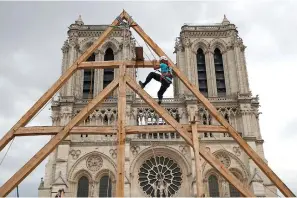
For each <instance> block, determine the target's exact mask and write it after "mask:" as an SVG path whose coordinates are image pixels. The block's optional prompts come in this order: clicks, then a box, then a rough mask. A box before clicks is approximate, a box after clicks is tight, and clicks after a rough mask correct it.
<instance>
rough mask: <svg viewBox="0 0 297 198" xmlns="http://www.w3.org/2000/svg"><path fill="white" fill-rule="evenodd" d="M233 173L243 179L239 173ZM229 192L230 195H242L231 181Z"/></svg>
mask: <svg viewBox="0 0 297 198" xmlns="http://www.w3.org/2000/svg"><path fill="white" fill-rule="evenodd" d="M232 174H233V175H234V176H235V177H236V178H237V179H239V180H240V181H241V180H242V179H240V178H242V177H241V176H240V175H239V174H236V173H235V172H232ZM229 193H230V197H242V195H241V194H240V192H239V191H238V190H237V189H236V188H235V187H234V186H233V185H232V184H231V183H229Z"/></svg>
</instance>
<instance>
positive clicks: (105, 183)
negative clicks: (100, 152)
mask: <svg viewBox="0 0 297 198" xmlns="http://www.w3.org/2000/svg"><path fill="white" fill-rule="evenodd" d="M99 185H100V186H99V197H111V189H112V183H111V179H110V178H109V177H108V176H103V177H101V179H100V182H99Z"/></svg>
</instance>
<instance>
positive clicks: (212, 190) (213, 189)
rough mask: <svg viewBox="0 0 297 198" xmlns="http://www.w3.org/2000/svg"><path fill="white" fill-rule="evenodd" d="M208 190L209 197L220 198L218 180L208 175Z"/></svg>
mask: <svg viewBox="0 0 297 198" xmlns="http://www.w3.org/2000/svg"><path fill="white" fill-rule="evenodd" d="M208 189H209V196H210V197H219V196H220V193H219V183H218V178H217V177H216V176H215V175H210V176H209V177H208Z"/></svg>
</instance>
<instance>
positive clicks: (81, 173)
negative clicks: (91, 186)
mask: <svg viewBox="0 0 297 198" xmlns="http://www.w3.org/2000/svg"><path fill="white" fill-rule="evenodd" d="M83 176H85V177H86V178H88V180H89V183H90V182H92V181H93V178H92V175H91V173H90V172H89V171H88V170H86V169H81V170H78V171H77V172H76V173H74V174H73V177H72V181H75V182H78V180H79V179H80V178H81V177H83Z"/></svg>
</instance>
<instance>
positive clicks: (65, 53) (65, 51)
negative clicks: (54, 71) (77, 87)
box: [60, 40, 69, 96]
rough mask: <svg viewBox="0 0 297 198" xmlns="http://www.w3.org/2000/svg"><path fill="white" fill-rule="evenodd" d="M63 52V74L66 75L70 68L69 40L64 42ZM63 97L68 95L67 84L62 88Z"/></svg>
mask: <svg viewBox="0 0 297 198" xmlns="http://www.w3.org/2000/svg"><path fill="white" fill-rule="evenodd" d="M62 52H63V58H62V71H61V73H62V74H64V73H65V71H66V69H67V67H68V60H69V56H68V55H69V43H68V40H66V41H65V42H64V45H63V47H62ZM60 93H61V96H65V95H66V84H64V85H63V86H62V87H61V91H60Z"/></svg>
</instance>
